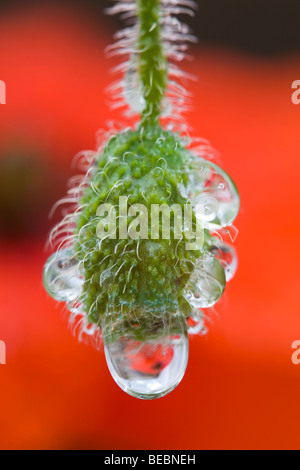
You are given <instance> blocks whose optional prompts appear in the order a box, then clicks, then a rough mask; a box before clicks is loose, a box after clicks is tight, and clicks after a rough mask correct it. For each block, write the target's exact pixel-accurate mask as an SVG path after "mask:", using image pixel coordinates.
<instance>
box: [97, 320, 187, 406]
mask: <svg viewBox="0 0 300 470" xmlns="http://www.w3.org/2000/svg"><path fill="white" fill-rule="evenodd" d="M147 316H148V318H146V316H144V317H143V318H141V320H140V321H139V315H138V314H137V315H136V318H135V322H132V321H131V319H128V317H126V315H125V316H119V317H117V316H115V315H110V314H106V317H105V320H104V324H103V326H102V330H103V340H104V351H105V357H106V362H107V365H108V368H109V370H110V373H111V375H112V377H113V379H114V380H115V382H116V383H117V384H118V385H119V387H120V388H121V389H122V390H123V391H124V392H126V393H128V394H129V395H132V396H134V397H136V398H141V399H144V400H152V399H155V398H160V397H163V396H165V395H167V394H168V393H170V392H171V391H172V390H174V388H175V387H177V385H178V384H179V382H180V381H181V379H182V378H183V376H184V373H185V370H186V367H187V362H188V336H187V327H186V321H185V319H184V318H183V317H182V316H181V315H179V314H172V318H171V315H169V318H163V317H160V318H159V317H158V316H157V312H155V314H154V315H153V316H152V315H151V312H149V311H148V312H147ZM167 317H168V315H167ZM145 320H146V321H145Z"/></svg>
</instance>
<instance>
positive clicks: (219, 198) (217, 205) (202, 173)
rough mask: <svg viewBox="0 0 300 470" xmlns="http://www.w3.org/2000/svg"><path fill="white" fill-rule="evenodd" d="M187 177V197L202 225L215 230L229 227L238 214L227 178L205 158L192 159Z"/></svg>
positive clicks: (237, 201)
mask: <svg viewBox="0 0 300 470" xmlns="http://www.w3.org/2000/svg"><path fill="white" fill-rule="evenodd" d="M188 176H189V179H188V183H187V193H188V197H189V200H190V202H191V204H192V206H193V208H194V211H195V215H196V217H197V219H198V221H199V222H200V223H201V224H202V226H203V227H204V228H209V229H218V228H221V227H226V226H228V225H231V224H232V222H233V221H234V219H235V218H236V216H237V214H238V211H239V207H240V198H239V194H238V191H237V188H236V186H235V184H234V182H233V181H232V179H231V178H230V176H229V175H228V174H227V173H226V172H225V171H224V170H223V169H222V168H220V167H219V166H218V165H216V164H215V163H212V162H210V161H208V160H205V159H204V158H195V160H193V162H192V167H191V168H190V170H189V171H188Z"/></svg>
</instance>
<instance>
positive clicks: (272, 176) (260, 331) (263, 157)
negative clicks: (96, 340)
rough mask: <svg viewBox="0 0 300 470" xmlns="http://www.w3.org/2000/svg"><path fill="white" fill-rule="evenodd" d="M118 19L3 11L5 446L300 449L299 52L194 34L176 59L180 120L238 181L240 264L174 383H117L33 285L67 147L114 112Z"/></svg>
mask: <svg viewBox="0 0 300 470" xmlns="http://www.w3.org/2000/svg"><path fill="white" fill-rule="evenodd" d="M113 26H114V24H113V23H111V22H108V23H107V22H106V21H105V20H104V18H103V17H101V28H99V21H98V20H97V21H96V20H95V16H94V15H91V12H90V11H89V10H88V9H83V8H81V7H79V6H78V7H74V6H73V7H72V8H71V7H70V6H68V7H67V6H66V5H64V6H62V7H59V6H57V5H54V4H51V3H50V2H48V3H47V4H45V5H44V4H42V5H41V4H39V5H36V4H32V5H30V6H29V4H28V5H27V4H26V2H24V4H22V3H19V4H18V7H16V8H14V9H12V8H8V9H5V10H3V11H2V14H1V16H0V31H1V32H0V44H1V50H0V79H1V80H4V81H5V83H6V87H7V104H6V105H1V106H0V232H1V238H0V340H3V341H5V342H6V346H7V364H6V365H5V366H3V365H2V366H0V410H1V411H0V448H1V449H42V448H43V449H216V448H222V449H232V448H234V449H240V448H258V449H259V448H272V449H273V448H274V449H279V448H297V449H299V448H300V428H299V425H298V423H299V421H300V405H299V393H300V365H299V366H296V365H293V364H292V362H291V354H292V349H291V344H292V342H293V341H294V340H296V339H299V338H300V301H299V292H298V283H299V277H300V276H299V272H300V270H299V261H300V255H299V249H298V246H299V245H298V244H299V231H300V221H299V219H298V214H299V195H300V193H299V187H300V185H299V175H300V158H299V157H300V139H299V130H300V105H299V106H295V105H293V104H292V101H291V94H292V90H291V84H292V82H293V81H294V80H296V79H300V54H299V53H297V52H296V51H294V52H293V53H292V52H286V53H281V54H280V55H276V54H275V55H274V54H272V55H271V56H270V55H269V56H262V55H254V54H249V53H245V52H242V51H241V50H239V51H238V50H237V49H234V48H232V47H231V48H229V47H226V48H225V47H224V46H222V44H221V43H219V44H218V45H216V44H215V45H214V46H212V45H211V44H206V45H205V44H203V43H202V44H201V46H199V47H198V48H195V49H194V50H193V51H192V53H193V55H194V57H195V60H194V61H193V62H192V63H187V64H185V68H186V70H187V71H189V72H191V73H193V74H195V75H196V76H197V77H198V82H197V83H192V84H190V88H191V90H192V91H193V94H194V111H193V112H191V113H190V114H189V115H188V116H187V121H188V123H189V125H190V128H191V129H193V134H195V135H199V136H203V137H205V138H206V139H208V140H210V141H211V142H212V144H213V146H214V147H215V148H217V149H218V150H219V151H220V153H221V155H222V166H223V167H224V168H225V169H226V170H227V171H228V172H229V173H230V174H231V175H232V177H233V178H234V180H235V181H236V183H237V185H238V188H239V190H240V195H241V211H240V215H239V217H238V219H237V221H236V225H237V226H238V228H239V231H240V233H239V236H238V238H237V240H236V243H235V246H236V248H237V250H238V254H239V270H238V273H237V275H236V277H235V278H234V280H233V281H231V283H230V284H229V287H228V288H227V292H226V294H225V296H224V299H223V300H222V301H221V303H220V304H218V306H217V311H218V316H216V317H215V318H213V319H212V322H211V324H210V325H209V334H208V335H207V336H206V337H196V338H194V339H192V341H191V342H190V359H189V365H188V369H187V372H186V375H185V377H184V379H183V381H182V383H181V384H180V386H179V387H178V388H177V389H176V390H175V391H174V392H173V393H172V394H171V395H169V396H167V397H165V398H163V399H160V400H157V401H153V402H144V401H140V400H137V399H134V398H131V397H129V396H127V395H126V394H124V393H123V392H122V391H121V390H120V389H119V388H118V387H117V386H116V384H115V383H114V381H113V379H112V378H111V376H110V374H109V372H108V369H107V367H106V363H105V359H104V354H103V353H99V352H96V351H94V350H93V349H92V348H91V347H88V346H86V345H83V344H78V343H77V341H76V340H75V339H74V338H73V337H72V335H71V333H70V331H68V328H67V322H66V319H65V318H63V316H62V314H61V309H60V306H57V304H56V303H55V302H54V301H52V300H51V299H50V298H49V297H48V296H47V294H46V292H45V291H44V290H43V287H42V281H41V276H42V268H43V264H44V262H45V260H46V258H47V255H48V253H46V252H45V250H44V245H45V241H46V237H47V232H48V230H49V229H50V227H51V226H52V225H53V223H54V221H49V220H48V218H47V215H48V213H49V210H50V208H51V206H52V205H53V203H54V202H55V201H56V200H57V199H58V198H60V197H62V196H63V195H64V193H65V186H66V182H67V179H68V177H69V176H71V174H72V170H71V162H72V159H73V155H74V154H75V153H77V152H78V151H79V150H83V149H90V148H91V149H93V148H95V132H96V131H97V129H99V128H101V127H105V123H106V121H107V120H110V119H119V118H120V114H118V113H117V112H112V111H111V110H110V109H109V107H108V106H107V105H106V102H107V95H106V94H105V91H104V90H105V88H106V87H107V86H108V85H109V84H110V82H111V81H112V76H111V74H110V72H109V69H110V67H111V66H112V65H113V64H112V62H111V61H108V60H106V59H105V57H104V47H105V46H106V45H107V44H108V43H109V42H111V36H112V33H113V29H114V28H113ZM199 34H200V33H199ZM273 52H274V51H273ZM121 119H122V120H123V121H124V119H123V118H122V117H121Z"/></svg>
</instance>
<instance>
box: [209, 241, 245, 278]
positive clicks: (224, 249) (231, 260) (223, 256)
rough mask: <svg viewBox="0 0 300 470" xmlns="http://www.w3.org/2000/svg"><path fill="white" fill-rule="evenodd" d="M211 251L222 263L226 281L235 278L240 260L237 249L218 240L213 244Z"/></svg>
mask: <svg viewBox="0 0 300 470" xmlns="http://www.w3.org/2000/svg"><path fill="white" fill-rule="evenodd" d="M209 251H210V253H211V254H212V255H214V256H215V258H217V259H218V260H219V261H220V263H221V264H222V266H223V268H224V271H225V275H226V281H227V282H228V281H230V280H231V279H232V278H233V277H234V275H235V273H236V271H237V267H238V258H237V254H236V251H235V249H234V248H233V247H232V246H230V245H227V243H223V242H221V241H218V240H216V241H215V242H213V245H212V246H211V248H210V250H209Z"/></svg>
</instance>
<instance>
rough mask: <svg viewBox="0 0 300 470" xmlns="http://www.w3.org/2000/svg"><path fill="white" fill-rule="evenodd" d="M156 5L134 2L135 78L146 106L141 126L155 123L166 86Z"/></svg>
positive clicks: (143, 0) (157, 1) (152, 0)
mask: <svg viewBox="0 0 300 470" xmlns="http://www.w3.org/2000/svg"><path fill="white" fill-rule="evenodd" d="M160 3H161V0H137V7H138V17H139V38H138V47H139V77H140V80H141V83H142V87H143V94H144V99H145V103H146V105H145V109H144V111H143V113H142V125H144V126H146V125H149V124H150V125H153V124H155V123H156V122H158V119H159V116H160V113H161V104H162V100H163V97H164V94H165V90H166V86H167V76H168V65H167V58H166V55H165V53H164V48H163V44H162V37H161V24H160Z"/></svg>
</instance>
